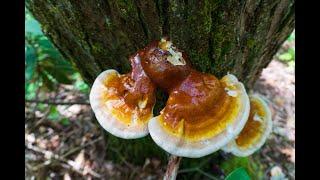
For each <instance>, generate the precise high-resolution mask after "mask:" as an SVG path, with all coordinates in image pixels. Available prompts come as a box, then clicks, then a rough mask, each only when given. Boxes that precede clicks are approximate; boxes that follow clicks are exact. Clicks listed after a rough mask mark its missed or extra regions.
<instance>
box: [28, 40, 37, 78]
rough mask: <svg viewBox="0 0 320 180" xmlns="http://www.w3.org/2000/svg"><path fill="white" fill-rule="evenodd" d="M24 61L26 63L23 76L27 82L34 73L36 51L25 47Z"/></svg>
mask: <svg viewBox="0 0 320 180" xmlns="http://www.w3.org/2000/svg"><path fill="white" fill-rule="evenodd" d="M25 53H26V54H25V61H26V69H25V76H26V80H27V81H29V80H30V79H31V78H32V77H33V74H34V72H35V69H36V65H37V56H36V50H35V49H34V48H33V47H32V46H27V47H26V52H25Z"/></svg>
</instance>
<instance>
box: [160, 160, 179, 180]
mask: <svg viewBox="0 0 320 180" xmlns="http://www.w3.org/2000/svg"><path fill="white" fill-rule="evenodd" d="M181 159H182V157H179V156H174V155H170V157H169V162H168V165H167V170H166V173H165V175H164V177H163V180H175V179H176V177H177V174H178V169H179V165H180V161H181Z"/></svg>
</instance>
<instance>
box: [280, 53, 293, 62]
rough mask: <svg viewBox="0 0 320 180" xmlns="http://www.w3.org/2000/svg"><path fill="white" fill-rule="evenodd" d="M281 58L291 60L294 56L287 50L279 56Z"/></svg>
mask: <svg viewBox="0 0 320 180" xmlns="http://www.w3.org/2000/svg"><path fill="white" fill-rule="evenodd" d="M279 59H280V60H282V61H290V60H292V59H293V56H292V54H291V53H289V52H287V53H284V54H281V55H280V56H279Z"/></svg>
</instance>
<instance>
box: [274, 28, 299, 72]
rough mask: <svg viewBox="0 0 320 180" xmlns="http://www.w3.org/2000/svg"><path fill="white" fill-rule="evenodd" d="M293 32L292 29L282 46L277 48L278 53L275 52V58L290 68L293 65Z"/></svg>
mask: <svg viewBox="0 0 320 180" xmlns="http://www.w3.org/2000/svg"><path fill="white" fill-rule="evenodd" d="M294 41H295V32H294V31H293V32H292V33H291V34H290V36H289V37H288V39H287V40H286V42H285V43H284V45H283V47H282V48H281V49H280V50H279V52H280V53H278V54H277V56H276V57H277V59H278V60H280V61H282V62H284V63H286V64H287V65H288V66H289V67H290V68H294V67H295V47H294Z"/></svg>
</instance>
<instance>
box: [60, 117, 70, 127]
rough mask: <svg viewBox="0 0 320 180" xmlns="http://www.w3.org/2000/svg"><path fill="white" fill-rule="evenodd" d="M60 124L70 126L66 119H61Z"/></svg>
mask: <svg viewBox="0 0 320 180" xmlns="http://www.w3.org/2000/svg"><path fill="white" fill-rule="evenodd" d="M60 123H61V124H62V125H64V126H68V125H69V124H70V120H69V119H68V118H62V119H61V120H60Z"/></svg>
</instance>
